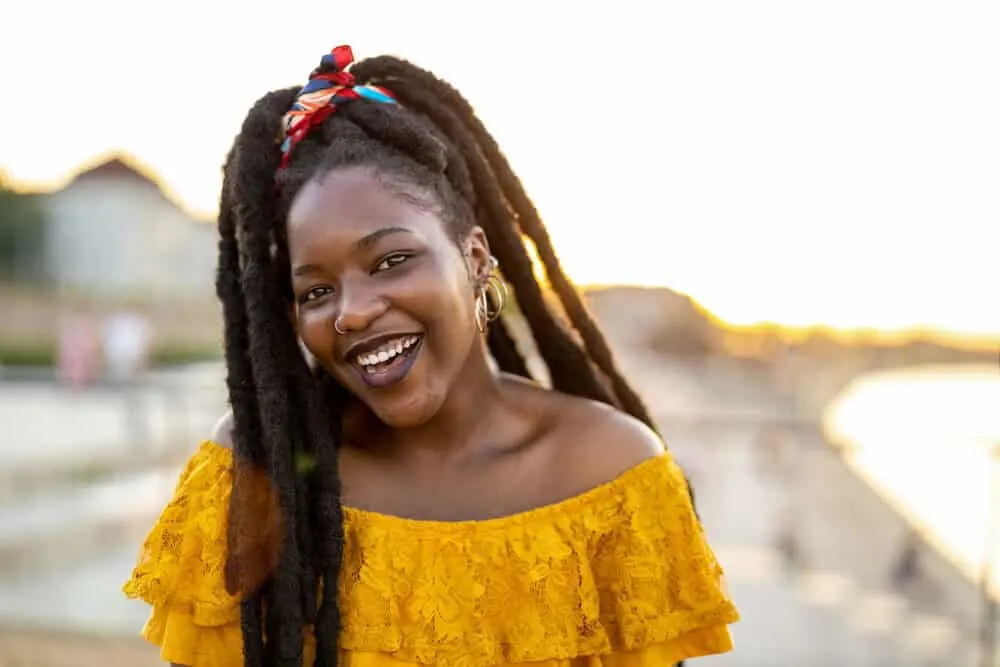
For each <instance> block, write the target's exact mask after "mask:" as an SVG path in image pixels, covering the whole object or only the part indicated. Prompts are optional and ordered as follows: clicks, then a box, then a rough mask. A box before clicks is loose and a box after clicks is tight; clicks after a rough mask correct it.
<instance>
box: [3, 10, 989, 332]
mask: <svg viewBox="0 0 1000 667" xmlns="http://www.w3.org/2000/svg"><path fill="white" fill-rule="evenodd" d="M130 6H131V5H128V4H126V3H124V2H119V1H112V0H96V1H95V2H94V3H90V4H88V5H87V6H86V7H83V6H72V7H68V8H66V12H65V16H63V17H62V20H60V21H59V22H58V23H57V24H53V23H52V22H51V21H49V20H47V19H48V17H47V15H46V10H45V7H44V6H42V5H37V4H36V5H25V6H24V7H22V9H23V11H22V12H21V13H20V14H19V15H18V17H16V18H13V19H12V21H13V23H14V24H15V25H12V26H11V38H10V39H8V40H6V41H5V42H4V43H3V44H0V56H2V57H3V58H4V61H5V62H7V63H8V64H13V65H15V66H11V67H7V68H5V69H4V71H3V72H0V84H2V85H3V86H4V88H5V89H6V90H10V91H13V90H21V91H30V90H34V89H37V88H38V87H39V86H40V85H42V82H44V81H48V80H50V79H51V76H52V73H53V72H63V71H68V72H69V73H68V74H67V75H66V76H63V77H62V78H61V80H60V85H61V90H60V94H59V98H60V99H61V100H69V101H67V102H53V103H50V102H46V103H45V104H39V105H32V106H31V107H30V109H28V108H26V107H24V106H23V105H7V106H6V107H5V108H3V109H0V114H5V115H4V116H3V117H2V118H0V121H2V122H0V146H4V153H3V154H2V155H0V170H2V171H3V172H5V173H6V175H7V176H8V177H9V178H10V179H11V180H12V181H14V182H15V183H16V184H19V185H22V186H28V187H32V188H37V187H45V188H51V187H55V186H58V185H59V184H60V183H62V182H65V180H66V179H67V178H68V177H69V176H70V175H71V174H72V173H73V172H74V171H75V170H76V169H78V168H79V167H81V166H83V165H86V164H87V163H90V162H92V161H93V160H95V159H100V157H101V156H105V155H108V154H112V153H115V152H122V153H125V154H127V155H131V156H134V157H135V158H136V160H137V161H138V162H140V163H141V164H144V165H146V166H148V168H149V169H150V170H151V171H152V172H153V173H155V174H156V175H157V178H158V180H159V182H160V183H161V184H162V185H163V187H164V188H165V189H166V191H167V192H169V193H171V195H172V196H173V197H174V198H175V199H176V200H177V201H178V202H179V203H181V204H182V205H183V206H185V207H186V208H187V209H188V210H190V211H192V212H193V213H195V214H197V215H200V216H203V217H211V216H213V215H214V210H215V206H216V200H217V197H218V190H219V185H220V182H221V179H220V166H221V164H222V160H223V157H224V155H225V152H226V150H227V149H228V146H229V144H230V143H231V141H232V138H233V136H234V135H235V133H236V132H237V130H238V128H239V125H240V123H241V122H242V119H243V116H244V115H245V113H246V110H247V108H248V107H249V106H250V104H252V102H253V101H254V99H256V98H257V97H259V96H260V95H261V94H262V93H263V92H265V91H267V90H269V89H273V88H277V87H282V86H286V85H295V84H297V83H301V82H302V80H303V78H304V77H305V76H307V75H308V72H309V70H310V69H311V68H312V67H313V66H314V65H315V64H316V62H317V60H318V58H319V56H320V55H322V53H323V52H324V51H326V50H328V49H329V48H330V47H332V46H333V45H334V44H336V43H342V42H349V43H351V44H352V45H353V46H354V48H355V53H356V54H357V55H358V56H359V57H360V58H363V57H366V56H370V55H377V54H380V53H386V52H388V53H398V54H400V55H403V56H405V57H408V58H410V59H412V60H413V61H414V62H416V63H418V64H420V65H422V66H425V67H427V68H429V69H431V70H433V71H435V72H436V73H437V74H439V75H440V76H442V77H443V78H446V79H448V80H449V81H451V82H452V83H453V84H455V85H456V87H458V88H459V89H460V90H461V91H462V92H463V93H464V94H465V95H466V97H467V98H468V99H470V101H472V103H473V104H474V105H475V107H476V109H477V110H478V113H479V114H480V115H481V117H482V118H483V120H484V122H485V123H486V125H487V127H489V128H490V130H491V131H492V132H493V134H494V135H495V136H496V138H497V140H498V142H499V144H500V145H501V147H502V148H503V149H504V151H505V152H506V154H507V156H508V157H509V159H510V160H511V162H512V164H513V166H514V168H515V170H516V171H517V172H518V174H519V175H520V177H521V178H522V180H523V182H524V184H525V187H526V189H527V190H528V192H529V194H530V195H531V196H532V198H533V199H534V200H535V202H536V204H537V206H538V208H539V210H540V211H541V213H542V216H543V219H544V220H545V221H546V225H547V226H548V228H549V231H550V233H551V235H552V237H553V240H554V242H555V244H556V247H557V249H558V250H559V253H560V257H561V259H562V262H563V265H564V267H565V268H566V270H567V273H568V274H569V275H570V276H571V277H572V278H573V279H574V280H575V281H576V282H577V283H578V284H580V285H583V286H586V285H637V286H649V287H669V288H671V289H674V290H676V291H679V292H681V293H684V294H688V295H690V296H691V297H692V298H694V299H695V300H697V301H698V302H699V303H700V304H701V305H702V306H704V307H705V308H706V309H708V310H709V311H711V312H712V313H713V314H714V315H716V316H717V317H719V318H720V319H721V320H723V321H724V322H726V323H729V324H732V325H738V326H750V325H757V324H764V323H775V324H778V325H782V326H787V327H801V328H808V327H813V326H817V325H820V326H826V327H830V328H833V329H838V330H855V329H866V330H867V329H876V330H883V331H928V332H946V333H952V334H961V335H966V336H975V337H986V338H995V337H1000V308H998V307H996V303H997V301H996V296H995V291H996V290H995V284H996V275H995V270H991V269H990V268H988V267H994V266H995V260H994V258H993V254H994V249H995V248H996V243H997V241H998V240H1000V233H998V230H1000V226H998V224H997V223H998V221H1000V200H998V199H997V198H996V197H995V196H993V195H994V193H995V190H996V183H998V182H1000V162H998V161H997V160H996V157H995V156H996V155H1000V124H998V123H996V122H995V119H996V118H998V117H1000V92H998V91H997V90H996V87H995V86H990V85H988V82H990V81H995V80H996V79H997V76H998V74H1000V71H998V70H1000V46H998V45H1000V42H997V41H996V40H995V39H994V37H993V36H994V35H995V32H996V28H997V27H998V26H1000V8H998V7H997V6H996V5H993V4H990V3H980V4H977V3H963V4H961V5H951V6H947V7H945V6H939V5H917V4H915V3H908V2H903V1H902V0H897V1H892V2H888V1H887V2H877V3H869V2H860V1H855V2H851V1H849V2H845V3H838V4H837V5H835V6H821V5H803V4H802V3H796V2H793V1H792V0H786V1H784V2H765V3H760V4H756V3H755V4H754V5H752V6H750V5H746V4H745V3H735V2H734V3H729V4H727V5H726V8H725V11H720V9H719V7H717V6H715V5H713V6H711V7H710V6H708V5H702V4H694V5H680V4H678V5H669V6H665V7H663V8H659V9H657V12H658V13H657V14H656V16H654V15H653V14H648V15H646V13H647V12H648V11H650V10H648V8H646V6H645V5H643V4H641V3H638V2H633V3H631V4H630V3H628V2H625V3H619V5H616V11H615V12H614V13H609V12H607V11H597V10H596V9H588V8H574V12H575V14H574V15H573V16H572V17H571V18H573V19H574V21H575V22H574V29H573V30H560V29H558V27H559V26H562V25H564V22H565V21H566V19H567V14H566V12H565V11H564V10H559V9H558V8H554V7H549V6H546V5H544V4H542V5H539V4H538V3H527V2H523V3H520V4H519V2H513V3H508V4H505V5H504V7H503V8H499V7H492V6H491V7H478V6H476V7H471V6H468V7H466V6H462V5H457V6H456V5H453V4H450V3H435V2H428V3H422V4H421V5H420V6H419V7H418V6H416V5H414V4H413V3H404V2H395V0H392V1H390V0H387V5H386V6H385V7H381V8H380V11H381V12H385V13H386V15H389V14H391V15H392V16H393V17H394V18H395V19H396V20H394V21H391V22H387V21H373V20H372V17H371V16H370V15H369V14H368V13H366V11H365V9H364V8H363V7H360V6H357V5H349V6H343V7H339V6H338V7H337V8H336V9H335V10H334V9H331V8H330V7H329V6H328V5H327V4H325V3H318V2H309V1H306V2H302V3H299V4H298V5H296V7H297V9H296V12H297V13H299V12H301V14H300V15H302V16H305V15H311V16H313V18H314V19H315V20H310V21H305V22H302V23H301V25H298V24H297V26H296V31H295V35H294V36H293V37H290V38H287V39H284V38H282V32H281V31H277V30H276V25H277V24H282V25H283V22H282V21H281V20H278V17H276V16H275V14H274V12H264V11H254V10H252V9H250V8H247V7H246V6H244V5H243V4H239V3H231V2H222V1H221V0H220V2H218V3H210V4H208V5H206V4H204V3H193V2H190V1H189V0H184V1H182V2H178V3H174V4H172V5H171V7H170V9H169V10H167V11H165V12H164V13H163V14H162V15H161V16H157V18H156V19H155V20H156V23H157V26H158V28H159V30H157V31H152V30H146V29H140V28H139V27H137V26H134V27H133V28H130V29H129V30H128V31H125V32H121V31H119V30H116V29H115V28H114V25H116V24H115V23H114V22H113V21H104V20H101V17H111V16H121V14H122V12H124V13H125V15H127V16H131V17H132V18H133V19H135V17H136V16H138V15H136V14H135V10H134V8H133V9H131V10H129V9H128V8H129V7H130ZM526 12H530V15H531V16H532V17H533V18H532V21H530V22H525V21H523V20H521V18H519V17H523V16H525V15H527V14H526ZM77 14H79V15H77ZM193 17H197V18H196V19H194V18H193ZM444 17H447V19H448V20H447V21H444V20H443V18H444ZM95 19H97V20H95ZM327 19H329V20H327ZM136 21H137V19H136ZM234 22H238V23H239V29H238V30H235V29H233V28H232V25H234ZM21 23H23V26H20V28H23V29H20V28H19V24H21ZM452 23H455V24H458V25H468V26H481V25H490V26H491V29H490V30H488V31H479V30H471V29H470V32H465V33H463V32H461V31H455V30H452V29H450V28H448V27H447V25H451V24H452ZM81 25H85V26H88V27H87V28H86V29H84V30H80V29H79V28H78V26H81ZM33 26H37V27H35V28H34V29H33ZM330 26H335V28H334V29H331V28H330ZM511 34H517V35H518V38H517V40H516V41H517V45H516V47H515V46H514V45H512V44H511V40H510V39H509V37H510V35H511ZM178 35H183V36H184V38H183V39H182V40H180V42H182V43H183V46H182V47H181V48H180V49H178V43H179V41H178ZM67 53H72V54H73V58H74V60H73V63H72V67H70V69H69V70H67V67H68V66H69V65H70V63H69V62H67V61H66V57H67V56H66V54H67ZM456 54H460V57H456ZM84 71H85V72H86V76H79V75H77V74H75V73H79V72H84ZM595 86H596V89H601V90H605V89H607V90H609V91H611V92H608V93H606V94H605V93H602V94H601V95H599V96H598V98H597V99H592V98H593V91H594V90H595ZM614 91H617V92H614ZM123 104H126V105H127V107H128V110H127V111H121V110H120V108H121V106H122V105H123ZM25 128H36V129H28V130H26V129H25ZM36 130H37V131H36Z"/></svg>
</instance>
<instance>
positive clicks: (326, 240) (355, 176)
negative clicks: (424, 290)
mask: <svg viewBox="0 0 1000 667" xmlns="http://www.w3.org/2000/svg"><path fill="white" fill-rule="evenodd" d="M408 199H410V200H408ZM386 227H402V228H405V229H408V230H410V231H412V232H414V233H415V234H418V235H419V236H422V237H425V238H427V239H436V238H438V237H442V236H444V232H445V229H444V224H443V222H442V221H441V219H440V218H439V217H438V216H437V215H436V214H435V213H434V212H433V211H432V210H430V207H428V206H425V205H420V203H419V202H417V201H415V200H412V198H407V197H406V196H405V195H403V194H402V193H400V192H399V191H398V189H397V188H394V187H388V186H387V184H386V183H385V182H384V180H382V179H379V177H378V175H377V174H376V173H375V172H374V171H373V170H371V169H365V168H351V169H338V170H334V171H331V172H329V173H328V174H326V175H324V176H323V177H321V178H318V179H313V180H310V181H309V182H308V183H306V184H305V185H304V186H303V187H302V189H301V190H300V191H299V192H298V194H297V195H296V197H295V199H294V200H293V202H292V206H291V208H290V210H289V212H288V242H289V250H290V251H292V252H293V253H294V252H295V250H296V249H301V248H302V247H304V246H308V245H311V244H313V243H314V242H323V244H324V245H328V244H338V243H342V244H344V245H345V246H347V245H350V244H351V243H353V242H354V241H356V240H357V239H359V238H362V237H365V236H367V235H369V234H371V233H372V232H373V231H376V230H378V229H382V228H386Z"/></svg>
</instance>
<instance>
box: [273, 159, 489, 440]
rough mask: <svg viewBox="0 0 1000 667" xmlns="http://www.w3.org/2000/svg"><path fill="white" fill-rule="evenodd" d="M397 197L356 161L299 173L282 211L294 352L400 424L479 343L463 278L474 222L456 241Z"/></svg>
mask: <svg viewBox="0 0 1000 667" xmlns="http://www.w3.org/2000/svg"><path fill="white" fill-rule="evenodd" d="M398 193H399V189H398V188H394V187H386V185H384V179H382V180H381V181H380V179H379V178H378V176H377V174H376V173H375V172H374V171H373V170H371V169H365V168H350V169H340V170H334V171H331V172H329V173H328V174H326V175H325V176H323V177H322V178H319V179H316V180H313V181H310V182H309V183H307V184H306V185H305V186H304V187H303V188H302V190H301V191H299V193H298V194H297V195H296V197H295V200H294V201H293V202H292V206H291V210H290V211H289V214H288V252H289V259H290V265H291V272H292V289H293V292H294V296H295V312H294V318H295V325H296V330H297V331H298V334H299V336H300V337H301V339H302V341H303V342H304V343H305V346H306V348H308V350H309V352H310V353H311V354H312V355H313V356H314V357H315V359H316V362H317V363H318V364H319V365H320V366H321V367H322V368H323V369H325V370H326V371H327V372H328V373H330V374H331V375H332V376H333V377H334V378H336V380H337V381H338V382H340V383H341V384H342V385H343V386H344V387H346V388H347V389H348V390H349V391H350V392H351V393H352V394H354V395H355V396H356V397H358V398H359V399H360V400H361V401H363V402H364V403H365V404H367V405H368V407H369V408H370V409H371V410H372V411H373V412H374V413H375V414H376V416H378V418H379V419H380V420H382V421H383V422H384V423H385V424H387V425H389V426H392V427H396V428H403V427H412V426H417V425H420V424H422V423H424V422H426V421H427V420H428V419H430V418H431V417H433V416H434V414H435V413H436V412H437V411H438V409H439V408H440V407H441V405H442V403H444V401H445V398H446V397H447V395H448V393H449V392H450V390H451V388H452V386H453V384H454V382H455V379H456V378H457V377H458V375H459V373H460V372H461V370H462V369H463V368H464V366H465V364H466V363H467V361H468V360H469V358H470V353H471V352H472V351H473V350H474V349H475V348H474V345H476V346H478V345H479V340H478V329H477V327H476V319H475V294H476V287H475V286H476V284H478V282H477V281H478V280H481V279H482V278H484V277H485V276H486V275H487V274H488V271H489V249H488V246H487V244H486V239H485V236H484V234H483V233H482V230H480V229H478V228H475V229H474V230H473V231H472V232H470V233H469V234H468V235H467V236H466V237H465V238H464V239H461V240H460V241H459V242H458V243H456V242H455V240H454V239H453V237H452V235H450V234H449V230H448V229H447V228H446V226H445V223H444V222H443V221H442V220H441V219H440V217H439V216H438V215H436V214H435V213H434V212H432V211H431V210H430V209H431V208H432V207H428V206H417V205H415V204H414V203H413V201H407V198H406V197H403V196H400V194H398ZM338 319H339V328H340V330H341V331H344V332H346V333H344V334H339V333H337V330H336V326H337V322H338Z"/></svg>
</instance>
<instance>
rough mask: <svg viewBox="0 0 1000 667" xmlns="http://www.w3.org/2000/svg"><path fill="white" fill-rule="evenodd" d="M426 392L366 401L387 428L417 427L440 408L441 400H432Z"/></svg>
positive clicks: (427, 420)
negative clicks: (393, 398)
mask: <svg viewBox="0 0 1000 667" xmlns="http://www.w3.org/2000/svg"><path fill="white" fill-rule="evenodd" d="M428 394H429V392H412V393H411V395H409V396H405V397H400V398H399V399H396V400H392V399H380V400H376V401H370V402H369V401H366V403H368V409H370V410H371V411H372V413H374V414H375V416H376V417H377V418H378V420H379V421H380V422H382V423H383V424H385V425H386V426H388V427H389V428H395V429H408V428H417V427H419V426H423V425H424V424H426V423H427V422H429V421H430V420H431V419H432V418H433V417H434V415H435V414H437V412H438V410H439V409H440V408H441V403H442V401H437V400H432V399H431V397H430V396H429V395H428Z"/></svg>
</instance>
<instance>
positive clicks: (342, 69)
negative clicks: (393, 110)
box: [278, 46, 396, 171]
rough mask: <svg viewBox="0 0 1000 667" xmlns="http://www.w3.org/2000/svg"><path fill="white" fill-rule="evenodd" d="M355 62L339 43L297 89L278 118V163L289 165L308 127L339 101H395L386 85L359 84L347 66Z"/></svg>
mask: <svg viewBox="0 0 1000 667" xmlns="http://www.w3.org/2000/svg"><path fill="white" fill-rule="evenodd" d="M352 62H354V53H353V52H352V51H351V47H349V46H338V47H337V48H335V49H334V50H333V51H331V52H330V53H328V54H326V55H325V56H323V58H322V60H320V64H319V67H317V68H316V69H314V70H313V72H312V74H310V75H309V83H307V84H306V85H305V86H304V87H303V88H302V90H300V91H299V94H298V96H296V98H295V103H294V104H292V108H291V109H289V111H288V113H286V114H285V115H284V117H283V118H282V120H281V131H282V137H281V138H282V141H281V164H280V165H279V167H278V170H279V171H280V170H281V169H284V168H285V167H286V166H288V160H289V158H290V156H291V154H292V149H293V148H295V145H296V144H297V143H299V142H300V141H302V139H304V138H305V136H306V135H307V134H309V130H311V129H312V128H314V127H316V126H317V125H319V124H320V123H322V122H323V121H324V120H325V119H326V117H327V116H329V115H330V114H332V113H333V112H334V111H336V110H337V107H339V106H340V105H341V104H346V103H347V102H350V101H351V100H357V99H360V98H364V99H366V100H372V101H373V102H381V103H383V104H395V103H396V99H395V98H394V97H393V95H392V93H390V92H389V91H388V90H386V89H385V88H382V87H381V86H372V85H358V84H357V82H356V81H355V80H354V75H353V74H351V73H350V72H348V71H347V66H348V65H350V64H351V63H352Z"/></svg>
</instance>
